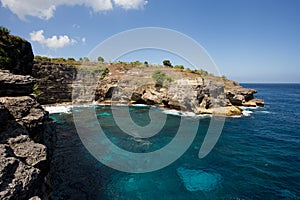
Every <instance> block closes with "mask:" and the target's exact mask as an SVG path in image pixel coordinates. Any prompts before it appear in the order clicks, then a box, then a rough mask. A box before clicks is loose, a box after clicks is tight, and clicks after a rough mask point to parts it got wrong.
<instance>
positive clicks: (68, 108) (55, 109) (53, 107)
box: [42, 101, 261, 118]
mask: <svg viewBox="0 0 300 200" xmlns="http://www.w3.org/2000/svg"><path fill="white" fill-rule="evenodd" d="M93 106H116V107H118V106H120V107H121V106H123V107H124V106H128V107H153V108H157V109H160V110H161V111H162V112H164V113H165V114H171V115H177V116H188V117H196V118H197V117H198V118H208V117H212V116H220V117H231V118H239V117H243V116H244V117H248V116H250V115H251V113H253V112H252V111H251V110H255V109H258V108H261V106H256V107H246V106H236V107H238V108H240V109H242V110H241V114H239V115H230V116H228V115H224V114H223V115H222V114H218V113H215V114H214V113H212V114H210V113H198V114H197V113H194V112H192V111H184V110H177V109H172V108H167V107H165V106H163V105H159V106H155V105H147V104H134V103H129V104H125V103H122V102H114V103H112V102H111V101H104V102H101V103H96V102H94V103H90V104H73V103H72V102H64V103H56V104H44V105H42V107H43V108H44V109H45V110H46V111H47V112H49V114H58V113H71V112H72V108H73V107H93ZM222 109H226V107H222Z"/></svg>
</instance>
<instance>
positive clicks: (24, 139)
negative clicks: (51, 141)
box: [8, 135, 47, 168]
mask: <svg viewBox="0 0 300 200" xmlns="http://www.w3.org/2000/svg"><path fill="white" fill-rule="evenodd" d="M8 143H9V145H10V147H11V148H12V150H13V152H14V154H15V155H16V156H17V157H18V158H23V159H24V160H25V162H26V164H27V165H30V166H33V167H37V168H40V166H42V165H43V163H45V161H46V160H47V153H46V149H47V148H46V146H45V145H42V144H38V143H35V142H33V141H32V140H31V139H30V138H29V136H28V135H20V136H18V137H16V138H10V139H9V140H8Z"/></svg>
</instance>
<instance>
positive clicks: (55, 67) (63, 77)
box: [32, 61, 76, 104]
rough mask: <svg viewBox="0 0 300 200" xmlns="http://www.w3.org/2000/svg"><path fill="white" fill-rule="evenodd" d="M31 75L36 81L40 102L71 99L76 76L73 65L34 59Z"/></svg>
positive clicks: (58, 101) (69, 100) (49, 102)
mask: <svg viewBox="0 0 300 200" xmlns="http://www.w3.org/2000/svg"><path fill="white" fill-rule="evenodd" d="M32 75H33V77H34V78H36V79H37V81H38V90H39V91H40V92H41V95H40V96H39V97H38V99H39V102H40V103H42V104H54V103H62V102H71V101H72V84H73V81H74V77H75V76H76V70H75V68H74V67H73V66H67V65H63V64H55V63H50V62H44V61H35V62H34V65H33V72H32Z"/></svg>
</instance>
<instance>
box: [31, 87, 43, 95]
mask: <svg viewBox="0 0 300 200" xmlns="http://www.w3.org/2000/svg"><path fill="white" fill-rule="evenodd" d="M32 90H33V92H32V93H33V94H35V95H36V96H37V97H39V96H41V95H42V94H44V92H42V91H40V90H39V85H38V84H34V86H33V88H32Z"/></svg>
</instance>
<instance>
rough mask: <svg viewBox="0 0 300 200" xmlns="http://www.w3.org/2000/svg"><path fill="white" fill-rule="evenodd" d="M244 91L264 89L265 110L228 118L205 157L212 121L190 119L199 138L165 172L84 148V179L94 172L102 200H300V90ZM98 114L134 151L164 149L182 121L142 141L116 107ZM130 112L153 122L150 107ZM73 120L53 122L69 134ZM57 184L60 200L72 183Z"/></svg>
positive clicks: (171, 121) (62, 117) (173, 119)
mask: <svg viewBox="0 0 300 200" xmlns="http://www.w3.org/2000/svg"><path fill="white" fill-rule="evenodd" d="M245 86H246V87H250V88H254V89H257V90H259V94H258V95H257V96H258V97H261V98H263V99H264V100H265V102H266V106H265V107H264V108H258V109H254V110H249V111H252V113H251V114H250V116H247V117H241V118H227V119H226V123H225V126H224V129H223V132H222V135H221V137H220V139H219V141H218V143H217V144H216V146H215V148H214V149H213V151H212V152H211V153H210V154H209V155H208V156H206V157H205V158H203V159H199V158H198V152H199V148H200V146H201V144H202V142H203V138H204V136H205V134H206V131H207V128H208V125H209V122H210V119H209V118H205V119H193V118H191V119H190V120H198V121H199V122H200V126H199V129H198V133H197V136H196V138H195V140H194V142H193V144H192V145H191V146H190V148H189V149H188V150H187V151H186V152H185V153H184V155H183V156H182V157H181V158H179V159H178V160H177V161H176V162H174V163H172V164H171V165H169V166H168V167H166V168H163V169H161V170H158V171H155V172H150V173H145V174H130V173H124V172H119V171H116V170H113V169H110V168H108V167H105V166H103V165H102V164H101V163H99V162H98V161H96V160H95V159H93V158H92V157H91V156H90V155H89V153H88V152H87V151H86V150H82V151H80V152H81V153H80V156H84V157H85V158H86V159H85V160H81V161H76V162H84V166H85V167H82V168H80V169H81V170H82V171H80V170H77V173H78V174H80V173H87V171H88V173H87V174H90V175H87V176H90V177H86V178H87V179H89V178H90V179H95V180H97V181H98V182H97V184H98V185H97V184H96V182H93V184H94V185H93V187H92V188H93V190H91V191H90V192H91V193H93V198H96V199H142V200H148V199H300V132H299V128H300V119H299V116H300V115H299V114H300V111H299V105H300V104H299V103H300V100H299V99H300V85H299V84H289V85H288V84H281V85H280V84H278V85H276V84H270V85H268V84H251V85H245ZM77 109H79V111H80V108H77ZM120 109H123V108H120ZM96 113H97V118H98V119H99V122H100V124H101V126H102V128H103V129H104V132H105V133H106V135H107V136H108V137H109V138H110V140H111V141H112V142H113V143H114V144H116V145H118V146H119V147H121V148H123V149H126V150H128V151H132V152H151V151H155V150H157V149H160V148H162V147H164V146H165V145H167V144H168V143H169V142H170V141H171V140H172V138H173V137H174V134H175V133H176V131H177V129H178V123H179V122H180V117H179V116H175V115H168V118H167V123H166V125H165V127H164V128H163V129H162V131H161V132H160V133H159V134H158V135H156V136H154V137H151V138H148V139H136V138H133V137H131V136H128V135H126V134H124V133H123V132H122V131H121V130H120V129H119V128H118V127H117V126H116V124H115V122H114V120H113V118H112V116H111V110H110V107H104V106H99V107H96ZM130 114H131V116H132V118H133V120H134V121H135V122H136V123H137V124H139V125H141V126H145V125H147V124H148V123H149V121H150V119H149V115H148V107H131V108H130ZM70 115H71V114H54V115H52V117H53V118H54V119H55V120H56V121H58V124H59V125H58V128H59V129H64V130H68V126H70V127H71V124H72V120H71V117H70ZM91 123H93V122H91ZM187 134H189V133H187ZM74 137H75V136H74ZM78 143H79V144H78V147H77V148H81V149H84V148H83V146H82V144H80V141H79V140H78ZM72 148H75V147H73V146H72ZM71 152H72V151H71ZM71 154H72V153H71ZM77 155H78V154H77ZM153 162H159V161H153ZM69 164H70V165H73V166H74V165H79V164H78V163H73V164H72V163H69ZM91 166H92V167H91ZM56 184H57V185H56V186H55V187H54V188H59V189H57V190H56V191H54V195H53V199H59V194H60V193H61V192H62V191H63V190H64V187H67V185H68V184H65V185H63V186H62V185H59V184H60V183H59V182H57V183H56ZM70 196H71V197H72V195H71V194H70ZM72 198H75V199H76V197H74V196H73V197H72Z"/></svg>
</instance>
